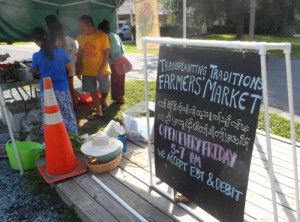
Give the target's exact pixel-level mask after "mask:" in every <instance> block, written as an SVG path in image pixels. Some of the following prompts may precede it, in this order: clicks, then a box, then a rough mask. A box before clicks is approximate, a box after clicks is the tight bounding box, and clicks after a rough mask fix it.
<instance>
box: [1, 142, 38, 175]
mask: <svg viewBox="0 0 300 222" xmlns="http://www.w3.org/2000/svg"><path fill="white" fill-rule="evenodd" d="M16 145H17V149H18V152H19V156H20V159H21V163H22V167H23V170H30V169H33V168H36V165H35V162H36V161H38V160H39V158H40V150H41V144H39V143H35V142H20V141H17V140H16ZM6 152H7V155H8V159H9V163H10V166H11V168H13V169H14V170H20V168H19V164H18V161H17V158H16V154H15V150H14V147H13V144H12V143H11V140H9V141H7V143H6Z"/></svg>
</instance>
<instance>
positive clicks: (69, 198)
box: [55, 179, 118, 222]
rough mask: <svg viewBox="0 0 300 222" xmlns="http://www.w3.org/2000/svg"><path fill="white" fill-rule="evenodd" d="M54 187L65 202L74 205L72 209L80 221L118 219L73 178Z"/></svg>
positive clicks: (104, 221) (105, 221)
mask: <svg viewBox="0 0 300 222" xmlns="http://www.w3.org/2000/svg"><path fill="white" fill-rule="evenodd" d="M55 188H56V191H57V193H58V194H59V196H60V197H61V199H62V200H63V201H64V202H65V203H67V204H68V205H74V209H75V211H76V212H77V214H78V216H79V217H80V218H81V220H82V221H91V222H93V221H103V222H107V221H112V222H113V221H118V220H117V219H116V218H115V217H114V216H113V215H112V214H110V213H109V212H108V211H107V210H106V209H104V208H103V207H102V206H101V205H99V204H98V203H97V202H96V201H95V200H94V199H93V198H92V197H91V196H90V195H88V194H87V193H86V192H85V191H84V190H82V189H81V188H80V187H79V186H78V185H77V184H76V183H75V182H74V181H73V179H69V180H66V181H64V182H61V183H57V184H56V185H55Z"/></svg>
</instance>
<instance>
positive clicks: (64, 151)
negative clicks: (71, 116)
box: [39, 77, 86, 183]
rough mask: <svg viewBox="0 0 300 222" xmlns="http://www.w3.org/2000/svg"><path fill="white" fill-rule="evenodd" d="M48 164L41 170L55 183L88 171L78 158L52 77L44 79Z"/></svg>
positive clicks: (46, 178)
mask: <svg viewBox="0 0 300 222" xmlns="http://www.w3.org/2000/svg"><path fill="white" fill-rule="evenodd" d="M43 84H44V117H45V145H46V165H43V166H40V167H39V171H40V173H41V175H42V176H43V177H44V179H45V180H46V182H47V183H53V182H57V181H60V180H64V179H67V178H70V177H73V176H77V175H80V174H83V173H85V172H86V168H85V167H84V166H83V165H82V164H81V162H80V161H79V160H77V159H76V157H75V155H74V152H73V148H72V145H71V141H70V139H69V136H68V133H67V129H66V126H65V123H64V121H63V119H62V116H61V113H60V110H59V106H58V104H57V101H56V97H55V94H54V91H53V86H52V81H51V78H50V77H46V78H44V79H43Z"/></svg>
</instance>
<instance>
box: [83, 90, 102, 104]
mask: <svg viewBox="0 0 300 222" xmlns="http://www.w3.org/2000/svg"><path fill="white" fill-rule="evenodd" d="M98 96H99V99H101V93H98ZM79 98H80V102H82V103H92V102H93V99H92V96H91V94H90V93H88V92H82V93H80V94H79Z"/></svg>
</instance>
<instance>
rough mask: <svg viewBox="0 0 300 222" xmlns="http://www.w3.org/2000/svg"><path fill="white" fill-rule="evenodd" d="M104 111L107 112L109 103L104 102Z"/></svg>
mask: <svg viewBox="0 0 300 222" xmlns="http://www.w3.org/2000/svg"><path fill="white" fill-rule="evenodd" d="M101 106H102V112H106V111H107V110H108V104H107V103H106V104H102V105H101Z"/></svg>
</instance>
